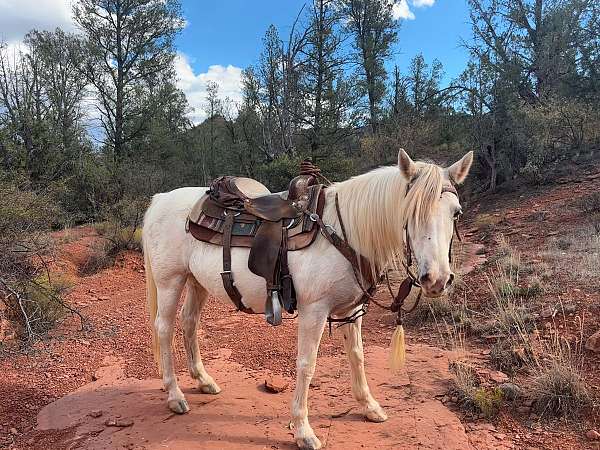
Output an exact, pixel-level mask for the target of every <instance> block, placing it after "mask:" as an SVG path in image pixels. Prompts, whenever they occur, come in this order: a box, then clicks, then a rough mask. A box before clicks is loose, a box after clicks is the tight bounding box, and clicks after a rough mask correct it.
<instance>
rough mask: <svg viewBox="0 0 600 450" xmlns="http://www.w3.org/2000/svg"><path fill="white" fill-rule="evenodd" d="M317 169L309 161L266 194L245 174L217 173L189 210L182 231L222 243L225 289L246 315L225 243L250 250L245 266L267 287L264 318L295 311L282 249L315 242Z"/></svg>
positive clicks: (320, 191) (319, 200)
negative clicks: (275, 190) (284, 186)
mask: <svg viewBox="0 0 600 450" xmlns="http://www.w3.org/2000/svg"><path fill="white" fill-rule="evenodd" d="M319 175H320V172H319V169H318V168H317V167H316V166H314V165H313V164H312V163H311V162H310V161H309V160H306V161H304V162H303V163H302V164H301V171H300V175H299V176H297V177H295V178H294V179H292V181H291V182H290V184H289V188H288V190H287V191H285V192H281V193H271V192H270V191H269V190H268V189H267V188H266V187H265V186H264V185H263V184H261V183H260V182H258V181H256V180H253V179H251V178H243V177H230V176H225V177H220V178H217V179H216V180H214V181H213V182H212V183H211V185H210V188H209V190H208V191H207V192H206V194H205V195H204V196H202V197H201V198H200V199H199V200H198V202H197V203H196V204H195V205H194V207H193V208H192V210H191V212H190V215H189V217H188V222H187V231H188V232H189V233H191V234H192V236H194V237H195V238H196V239H198V240H200V241H203V242H208V243H211V244H216V245H220V246H222V247H223V271H222V272H221V277H222V279H223V286H224V288H225V291H226V292H227V294H228V295H229V297H230V298H231V300H232V301H233V303H234V304H235V306H236V307H237V309H238V310H239V311H243V312H247V313H252V312H253V311H252V310H251V309H249V308H246V307H245V306H244V304H243V303H242V295H241V293H240V292H239V290H238V289H237V287H236V286H235V283H234V276H233V273H232V272H231V247H246V248H250V256H249V258H248V268H249V269H250V270H251V271H252V272H253V273H255V274H256V275H259V276H261V277H263V278H264V279H265V281H266V285H267V300H266V306H265V316H266V319H267V322H269V323H270V324H271V325H279V324H281V320H282V308H283V309H285V310H286V311H287V312H288V313H293V312H294V311H295V310H296V293H295V290H294V283H293V280H292V277H291V275H290V273H289V267H288V258H287V252H288V251H294V250H300V249H303V248H306V247H307V246H309V245H310V244H312V242H313V241H314V240H315V237H316V235H317V233H318V230H319V226H317V224H316V223H315V218H316V217H320V216H321V214H322V212H323V207H324V204H325V191H324V186H323V185H322V184H319V183H318V180H317V177H318V176H319Z"/></svg>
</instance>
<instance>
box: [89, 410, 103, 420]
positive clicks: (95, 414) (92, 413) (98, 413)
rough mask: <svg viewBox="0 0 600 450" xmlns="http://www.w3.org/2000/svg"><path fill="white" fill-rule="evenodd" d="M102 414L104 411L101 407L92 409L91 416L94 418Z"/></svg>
mask: <svg viewBox="0 0 600 450" xmlns="http://www.w3.org/2000/svg"><path fill="white" fill-rule="evenodd" d="M101 415H102V411H101V410H99V409H94V410H93V411H90V413H89V416H90V417H93V418H98V417H100V416H101Z"/></svg>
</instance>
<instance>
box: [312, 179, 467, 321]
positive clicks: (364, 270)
mask: <svg viewBox="0 0 600 450" xmlns="http://www.w3.org/2000/svg"><path fill="white" fill-rule="evenodd" d="M411 187H412V183H410V184H409V185H408V186H407V188H406V194H408V192H409V191H410V188H411ZM445 192H450V193H452V194H454V195H456V197H457V198H458V192H457V191H456V188H455V187H454V185H452V184H449V185H445V186H443V187H442V192H441V195H442V194H444V193H445ZM335 209H336V213H337V218H338V221H339V223H340V228H341V231H342V236H339V235H338V234H337V233H336V231H335V230H334V229H333V227H331V226H330V225H326V224H325V223H324V222H323V220H322V219H321V218H320V217H319V216H318V215H316V214H312V215H311V220H313V221H314V222H316V223H317V225H318V226H319V228H320V232H321V234H322V235H323V237H325V239H327V240H328V241H329V243H330V244H332V245H333V246H334V247H335V248H336V249H337V250H338V251H339V252H340V253H341V254H342V255H343V256H344V257H345V258H346V259H347V260H348V261H349V262H350V265H351V266H352V271H353V272H354V277H355V279H356V282H357V283H358V286H359V287H360V289H361V290H362V292H363V295H362V297H361V298H360V299H359V300H358V302H356V303H354V304H353V305H352V306H351V307H350V308H349V309H348V310H350V311H352V310H355V309H356V308H357V307H360V309H358V310H356V311H355V312H354V313H353V314H351V315H350V316H348V317H344V318H332V317H329V318H328V319H327V321H328V323H329V331H330V333H331V324H332V323H333V322H337V323H339V324H340V326H341V325H344V324H346V323H353V322H355V321H356V319H358V318H359V317H362V316H364V315H365V314H366V313H367V310H368V306H369V302H370V301H372V302H373V303H375V304H376V305H377V306H379V307H380V308H383V309H386V310H388V311H392V312H395V313H397V314H398V317H397V319H396V324H397V325H401V324H402V314H403V312H411V311H412V310H414V309H415V308H416V307H417V305H418V304H419V301H420V300H421V293H422V291H419V294H418V296H417V299H416V300H415V303H414V304H413V306H412V308H410V310H408V311H404V310H403V309H402V306H403V304H404V301H405V300H406V298H407V297H408V296H409V294H410V292H411V290H412V288H413V287H419V288H420V287H421V284H420V283H419V281H418V279H417V278H416V277H415V275H414V274H413V273H412V271H411V269H410V266H411V265H412V260H413V256H412V253H413V252H412V248H411V245H410V236H409V232H408V224H407V225H406V226H405V227H404V233H405V235H406V239H405V256H406V262H404V261H403V262H402V264H403V266H404V268H405V269H406V278H405V279H404V281H402V283H401V284H400V287H399V288H398V293H397V294H395V295H394V293H393V292H392V287H391V284H390V280H389V277H388V271H386V272H385V273H384V274H383V275H381V276H379V279H373V276H372V275H371V265H370V263H369V261H368V260H367V259H366V258H365V257H364V256H362V255H360V254H358V253H357V252H356V251H355V250H354V249H353V248H352V247H351V246H350V243H349V242H348V237H347V235H346V229H345V226H344V222H343V220H342V215H341V213H340V205H339V201H338V196H337V194H336V195H335ZM305 213H307V212H306V211H305ZM307 214H308V213H307ZM454 234H456V237H457V238H458V240H459V241H462V238H461V236H460V234H459V232H458V228H457V221H456V220H455V221H454V230H453V235H452V238H451V240H450V249H449V252H448V260H449V261H450V262H452V242H453V239H454ZM384 279H385V280H386V282H387V286H388V289H389V292H390V296H391V298H392V303H391V304H390V306H386V305H383V304H381V303H379V302H378V301H377V300H375V299H374V298H373V294H374V293H375V289H376V288H377V285H378V284H379V283H380V282H381V281H383V280H384ZM365 286H366V287H365Z"/></svg>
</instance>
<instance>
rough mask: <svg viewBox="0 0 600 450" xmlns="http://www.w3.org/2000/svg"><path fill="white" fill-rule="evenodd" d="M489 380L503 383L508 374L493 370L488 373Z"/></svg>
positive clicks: (506, 379)
mask: <svg viewBox="0 0 600 450" xmlns="http://www.w3.org/2000/svg"><path fill="white" fill-rule="evenodd" d="M490 380H492V381H494V382H496V383H505V382H507V381H508V375H506V374H505V373H504V372H500V371H494V372H491V373H490Z"/></svg>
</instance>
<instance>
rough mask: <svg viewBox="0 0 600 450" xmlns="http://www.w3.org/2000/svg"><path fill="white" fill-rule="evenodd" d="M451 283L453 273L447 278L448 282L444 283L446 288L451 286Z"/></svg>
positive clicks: (452, 281)
mask: <svg viewBox="0 0 600 450" xmlns="http://www.w3.org/2000/svg"><path fill="white" fill-rule="evenodd" d="M452 283H454V274H453V273H451V274H450V277H449V278H448V282H447V283H446V287H450V286H452Z"/></svg>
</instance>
